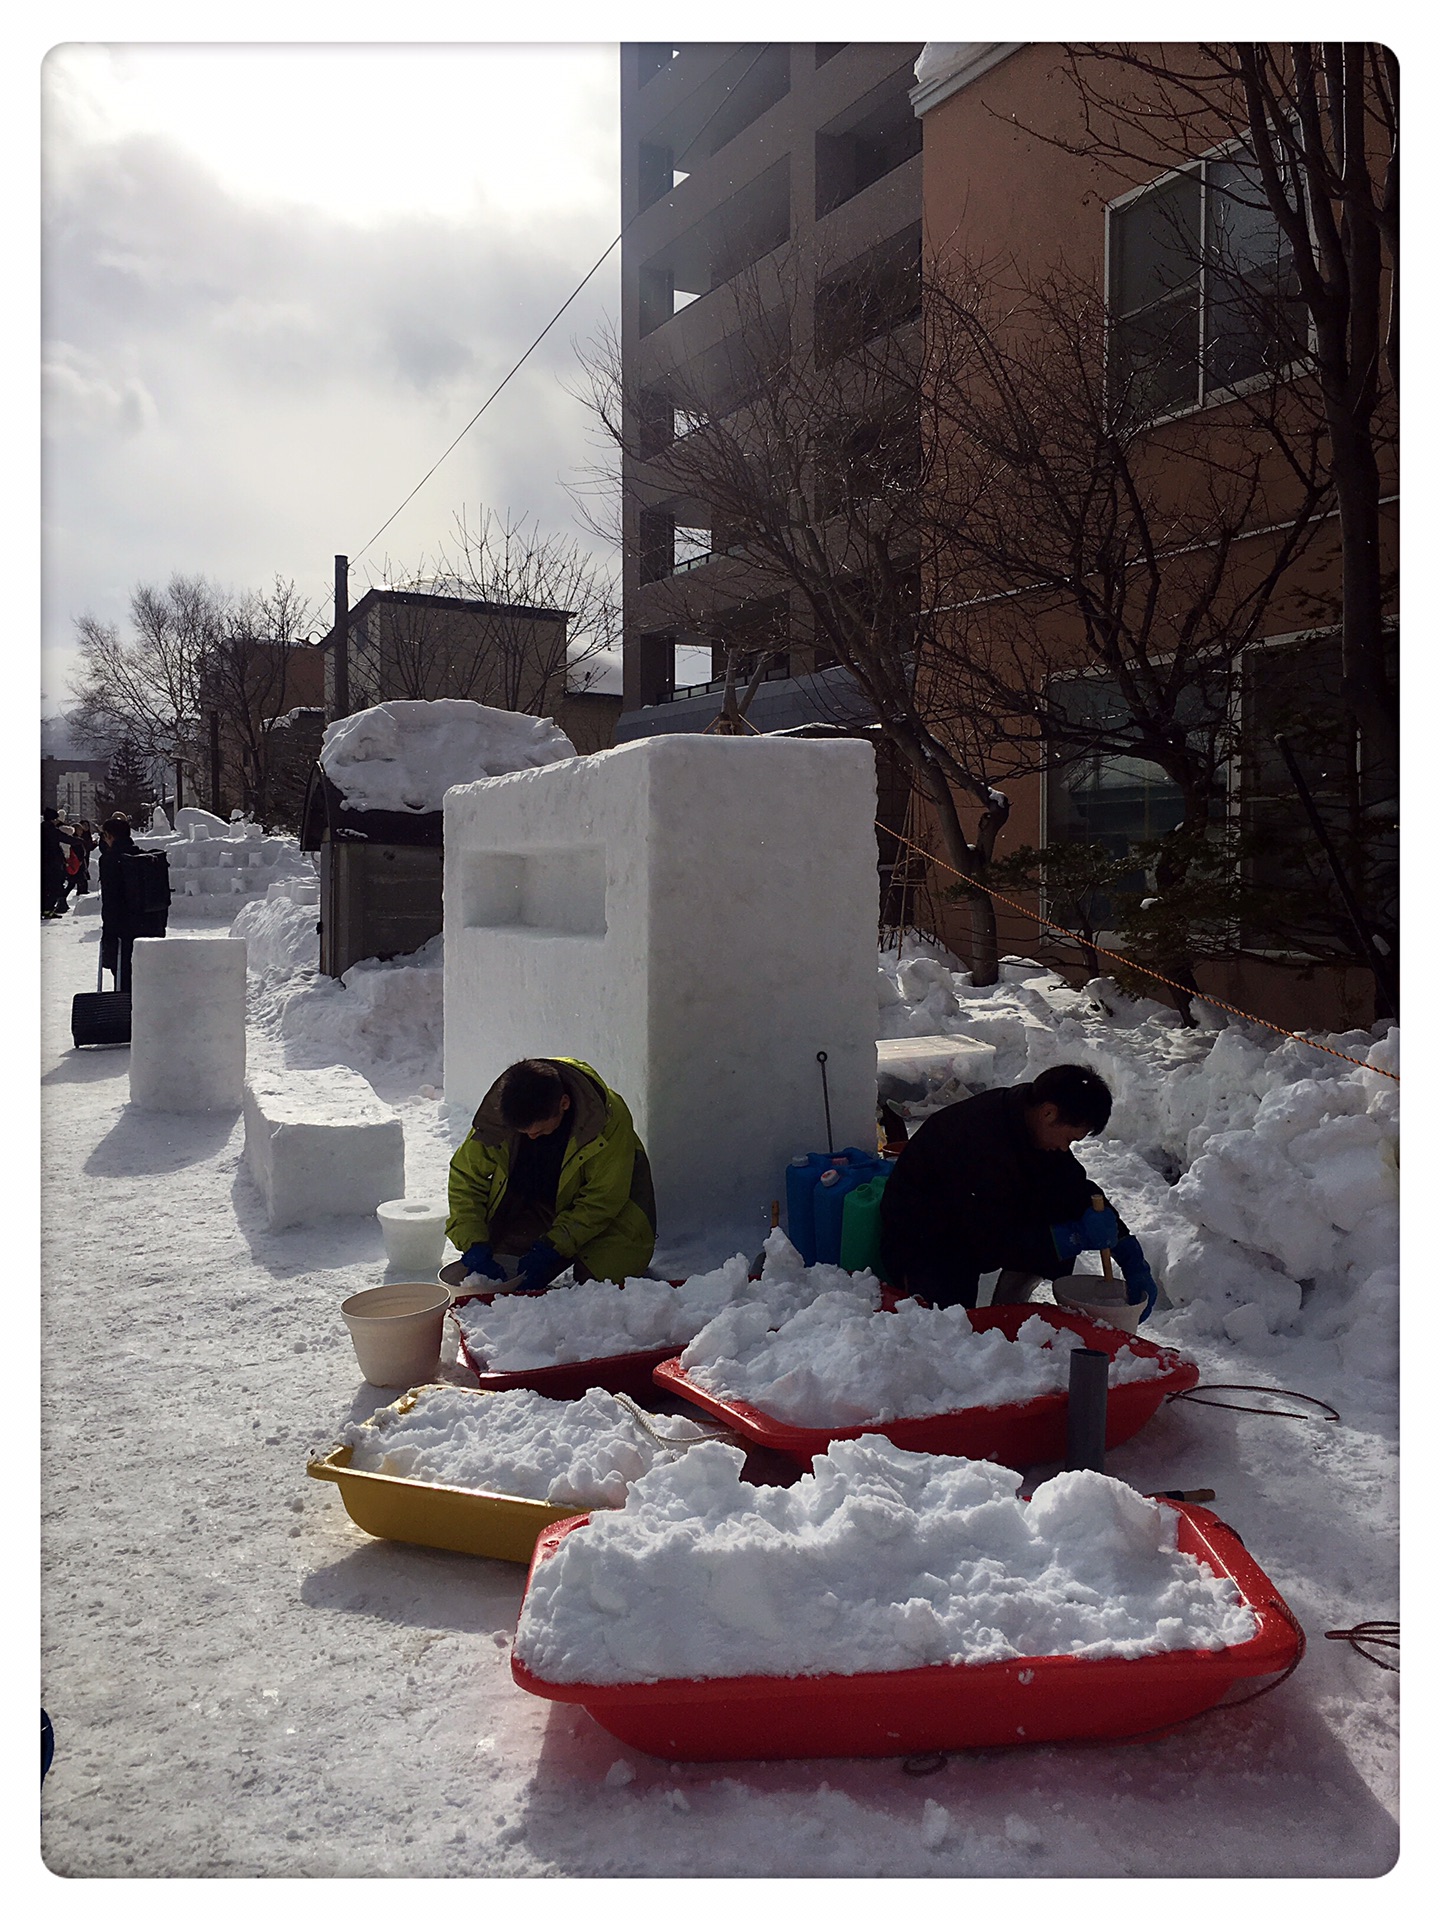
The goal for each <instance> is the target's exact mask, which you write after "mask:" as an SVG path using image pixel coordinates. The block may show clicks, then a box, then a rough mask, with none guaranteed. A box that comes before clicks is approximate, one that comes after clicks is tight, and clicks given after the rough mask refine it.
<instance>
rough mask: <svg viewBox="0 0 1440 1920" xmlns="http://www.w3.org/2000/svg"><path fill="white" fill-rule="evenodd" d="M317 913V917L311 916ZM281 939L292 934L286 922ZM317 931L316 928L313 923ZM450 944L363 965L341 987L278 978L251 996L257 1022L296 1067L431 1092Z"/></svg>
mask: <svg viewBox="0 0 1440 1920" xmlns="http://www.w3.org/2000/svg"><path fill="white" fill-rule="evenodd" d="M312 912H313V909H312ZM278 925H279V928H280V932H281V934H282V935H283V934H284V933H285V932H286V930H287V929H293V927H294V925H295V923H294V921H293V920H292V919H291V918H290V917H289V916H288V915H286V916H285V917H284V919H283V920H282V921H280V922H279V923H278ZM312 925H313V921H312ZM443 966H444V941H443V937H442V936H441V935H439V934H437V935H436V936H435V938H434V939H433V940H429V941H427V942H426V943H425V945H424V946H423V947H421V948H420V949H419V950H418V951H417V952H415V953H411V954H405V955H403V956H401V957H400V958H398V959H395V960H359V961H357V962H356V963H355V965H354V966H353V967H350V968H349V969H347V971H346V972H345V973H344V974H342V975H341V977H340V979H339V980H331V979H329V978H328V977H320V978H315V977H312V976H310V975H308V974H307V975H292V976H289V977H285V976H281V975H276V974H272V975H269V976H267V977H266V979H265V980H264V981H263V982H261V983H259V984H258V986H257V988H256V989H255V990H254V991H253V992H252V1002H251V1019H252V1021H253V1022H254V1023H255V1024H256V1025H257V1026H259V1027H260V1028H261V1030H262V1031H264V1032H267V1033H270V1034H274V1035H276V1036H278V1037H279V1039H280V1040H281V1041H282V1042H283V1044H284V1048H285V1057H286V1060H287V1062H288V1063H289V1064H290V1065H292V1066H325V1065H331V1064H335V1063H341V1064H349V1065H353V1066H355V1067H357V1068H358V1069H359V1070H360V1071H361V1072H362V1073H364V1074H366V1075H367V1076H368V1077H371V1078H373V1077H375V1076H377V1075H379V1076H380V1077H381V1078H383V1079H385V1080H386V1082H387V1085H389V1087H390V1089H391V1093H392V1096H393V1097H395V1098H402V1097H403V1093H402V1091H401V1089H402V1088H403V1087H406V1086H408V1087H410V1088H412V1089H414V1090H415V1091H419V1092H423V1091H425V1090H426V1089H427V1088H429V1089H430V1090H431V1091H432V1092H433V1090H434V1088H435V1087H436V1086H437V1085H438V1084H439V1081H440V1076H441V1071H442V1065H441V1063H442V1060H443V1056H444V984H445V983H444V973H443Z"/></svg>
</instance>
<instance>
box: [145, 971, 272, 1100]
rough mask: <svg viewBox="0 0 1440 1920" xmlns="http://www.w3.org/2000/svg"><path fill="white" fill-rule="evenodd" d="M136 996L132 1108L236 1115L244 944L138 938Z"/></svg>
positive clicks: (240, 1086) (241, 1069) (240, 1088)
mask: <svg viewBox="0 0 1440 1920" xmlns="http://www.w3.org/2000/svg"><path fill="white" fill-rule="evenodd" d="M130 996H131V998H130V1101H131V1105H132V1106H136V1107H143V1108H149V1109H151V1110H153V1111H158V1112H162V1113H213V1112H230V1113H233V1112H235V1111H236V1110H237V1109H238V1108H239V1106H240V1103H241V1100H242V1098H243V1096H244V1091H245V942H244V941H243V940H232V939H224V940H179V939H177V940H163V939H162V940H137V941H136V942H135V948H134V954H133V957H132V960H131V973H130Z"/></svg>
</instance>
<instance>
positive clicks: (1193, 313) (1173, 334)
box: [1110, 292, 1200, 420]
mask: <svg viewBox="0 0 1440 1920" xmlns="http://www.w3.org/2000/svg"><path fill="white" fill-rule="evenodd" d="M1111 352H1112V356H1113V358H1112V363H1111V370H1110V371H1111V379H1110V392H1111V396H1112V398H1113V400H1114V401H1115V402H1116V403H1117V404H1118V405H1120V406H1122V407H1124V408H1125V410H1126V411H1127V412H1129V413H1131V414H1133V415H1135V416H1136V417H1137V418H1139V419H1142V420H1148V419H1151V418H1153V417H1154V416H1155V415H1156V414H1161V413H1171V412H1173V411H1174V410H1175V409H1176V408H1177V407H1190V406H1194V405H1195V404H1196V402H1197V401H1198V400H1199V398H1200V298H1199V294H1198V292H1192V293H1189V294H1185V295H1181V296H1180V297H1179V298H1178V299H1175V300H1170V301H1166V302H1165V303H1164V304H1163V305H1161V306H1154V307H1150V308H1147V309H1146V311H1145V312H1144V313H1140V314H1134V315H1132V316H1131V317H1130V318H1129V319H1126V320H1121V321H1120V322H1119V323H1118V324H1117V325H1116V327H1115V330H1114V333H1113V335H1112V339H1111Z"/></svg>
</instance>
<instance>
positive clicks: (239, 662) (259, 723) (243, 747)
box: [200, 574, 312, 822]
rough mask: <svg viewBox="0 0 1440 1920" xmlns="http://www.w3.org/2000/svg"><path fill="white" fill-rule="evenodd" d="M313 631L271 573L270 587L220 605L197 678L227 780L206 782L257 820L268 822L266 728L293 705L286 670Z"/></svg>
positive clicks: (308, 612) (214, 773) (302, 603)
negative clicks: (212, 717)
mask: <svg viewBox="0 0 1440 1920" xmlns="http://www.w3.org/2000/svg"><path fill="white" fill-rule="evenodd" d="M311 624H312V609H311V606H310V603H309V601H308V600H306V599H305V598H304V596H303V595H302V594H301V593H300V591H299V589H298V588H297V586H296V585H295V582H294V581H293V580H285V579H282V578H281V577H280V576H279V575H278V574H277V575H276V577H275V579H274V581H273V582H272V584H271V585H270V586H269V587H268V588H266V589H264V590H262V591H260V592H253V593H247V594H245V595H243V596H242V597H241V598H240V599H239V600H237V601H235V602H233V603H231V604H228V605H226V606H225V608H224V610H223V613H222V617H221V620H220V628H219V632H218V634H217V636H216V638H215V640H214V642H213V644H212V646H211V648H210V650H209V652H208V653H207V655H206V658H205V660H204V663H203V666H202V669H201V673H200V701H201V706H202V709H203V711H204V714H205V716H206V718H207V719H208V717H209V716H210V715H212V714H213V715H215V716H216V721H217V725H216V727H215V736H214V737H215V738H216V740H217V742H218V744H219V747H220V753H221V757H222V768H223V773H224V775H225V778H224V779H223V780H222V778H221V772H222V769H221V768H212V769H211V778H212V782H213V783H214V784H215V785H217V786H221V787H222V790H223V791H224V792H225V794H226V796H227V797H229V796H232V795H233V796H234V798H235V799H236V800H237V801H238V804H239V805H240V806H241V807H243V808H244V809H245V810H246V812H249V813H253V814H254V816H255V817H256V818H257V819H260V820H262V821H267V822H268V821H269V819H270V798H271V796H270V774H271V759H272V753H271V725H272V722H274V721H275V720H276V719H278V718H279V716H280V715H281V714H282V713H284V712H285V711H286V709H287V708H288V707H289V706H291V705H293V704H294V703H293V700H292V698H291V693H292V684H291V673H290V668H291V664H292V662H293V660H294V659H295V657H296V651H297V649H298V648H299V647H300V646H301V645H303V644H304V639H305V635H306V634H307V633H308V631H309V628H310V626H311ZM232 768H233V772H232Z"/></svg>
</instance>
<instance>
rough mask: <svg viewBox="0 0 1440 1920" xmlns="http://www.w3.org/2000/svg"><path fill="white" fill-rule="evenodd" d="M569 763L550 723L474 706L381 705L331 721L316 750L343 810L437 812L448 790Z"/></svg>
mask: <svg viewBox="0 0 1440 1920" xmlns="http://www.w3.org/2000/svg"><path fill="white" fill-rule="evenodd" d="M575 757H576V756H575V749H574V747H573V746H572V744H571V742H570V740H569V739H568V737H567V736H566V735H565V734H563V733H562V732H561V731H560V729H559V727H557V726H556V724H555V722H554V721H553V720H545V719H537V718H535V716H534V715H532V714H528V713H510V712H507V711H506V710H505V709H503V708H501V707H483V706H481V705H480V703H479V701H478V700H386V701H383V702H382V703H381V704H380V705H379V706H378V707H366V708H365V709H364V710H363V711H362V712H360V713H352V714H348V715H347V716H346V717H345V718H344V719H343V720H334V721H332V722H331V723H330V725H329V726H328V727H327V728H326V729H325V740H324V744H323V745H322V746H321V748H320V765H321V767H322V768H323V769H324V772H325V775H326V778H327V779H328V780H329V781H330V782H331V784H332V785H333V786H335V787H337V788H338V789H339V790H340V793H341V794H342V795H343V796H344V797H343V799H342V801H341V805H342V807H353V808H360V809H362V810H371V809H374V810H379V811H383V812H389V813H436V812H438V811H439V809H440V807H441V804H442V803H443V801H444V798H445V793H446V789H447V788H449V787H458V786H463V785H465V784H466V783H468V782H469V781H471V780H483V779H486V778H488V777H489V776H491V775H494V774H500V773H519V772H520V771H522V770H523V769H524V768H526V767H542V766H546V765H548V764H549V762H551V761H552V760H573V759H574V758H575Z"/></svg>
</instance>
